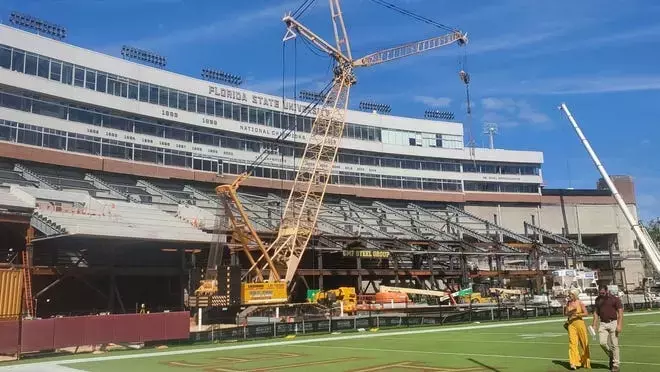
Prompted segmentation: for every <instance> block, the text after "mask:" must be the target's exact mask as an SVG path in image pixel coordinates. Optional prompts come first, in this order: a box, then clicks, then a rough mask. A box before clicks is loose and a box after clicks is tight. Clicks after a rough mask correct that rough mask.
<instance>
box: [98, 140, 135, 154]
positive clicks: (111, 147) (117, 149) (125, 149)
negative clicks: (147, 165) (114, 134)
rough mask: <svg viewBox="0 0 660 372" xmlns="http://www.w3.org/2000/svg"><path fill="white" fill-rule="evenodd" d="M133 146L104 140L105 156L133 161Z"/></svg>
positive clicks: (103, 149)
mask: <svg viewBox="0 0 660 372" xmlns="http://www.w3.org/2000/svg"><path fill="white" fill-rule="evenodd" d="M131 147H132V145H131V144H129V143H126V142H122V141H115V140H108V139H104V140H103V144H102V152H103V156H108V157H111V158H118V159H132V158H133V156H132V153H133V150H132V148H131Z"/></svg>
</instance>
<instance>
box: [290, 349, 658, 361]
mask: <svg viewBox="0 0 660 372" xmlns="http://www.w3.org/2000/svg"><path fill="white" fill-rule="evenodd" d="M299 347H314V348H325V349H346V350H360V351H378V352H383V353H391V352H395V353H404V354H433V355H452V356H470V357H485V358H505V359H536V360H562V358H560V357H558V358H547V357H535V356H526V355H502V354H477V353H452V352H445V351H423V350H401V349H380V348H378V349H376V348H368V347H350V346H328V345H300V346H299ZM592 362H597V363H605V362H608V361H604V360H592ZM621 364H635V365H642V366H660V363H644V362H621Z"/></svg>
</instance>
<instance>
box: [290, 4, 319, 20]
mask: <svg viewBox="0 0 660 372" xmlns="http://www.w3.org/2000/svg"><path fill="white" fill-rule="evenodd" d="M315 1H316V0H305V1H303V3H302V4H300V6H299V7H298V9H296V10H295V11H294V12H293V13H291V16H292V17H293V18H299V17H302V15H303V13H305V12H306V11H307V9H309V7H310V6H311V5H312V4H314V2H315Z"/></svg>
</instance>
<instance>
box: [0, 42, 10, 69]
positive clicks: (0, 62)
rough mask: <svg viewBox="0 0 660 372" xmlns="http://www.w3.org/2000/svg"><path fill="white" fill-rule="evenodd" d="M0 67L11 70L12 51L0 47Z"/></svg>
mask: <svg viewBox="0 0 660 372" xmlns="http://www.w3.org/2000/svg"><path fill="white" fill-rule="evenodd" d="M0 67H2V68H6V69H9V68H11V49H9V48H5V47H2V46H0Z"/></svg>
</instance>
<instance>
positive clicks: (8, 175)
mask: <svg viewBox="0 0 660 372" xmlns="http://www.w3.org/2000/svg"><path fill="white" fill-rule="evenodd" d="M2 184H5V185H20V186H36V185H37V183H36V182H32V181H28V180H26V179H25V178H23V176H22V175H21V174H20V173H19V172H16V171H14V162H11V161H3V160H0V185H2Z"/></svg>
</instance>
